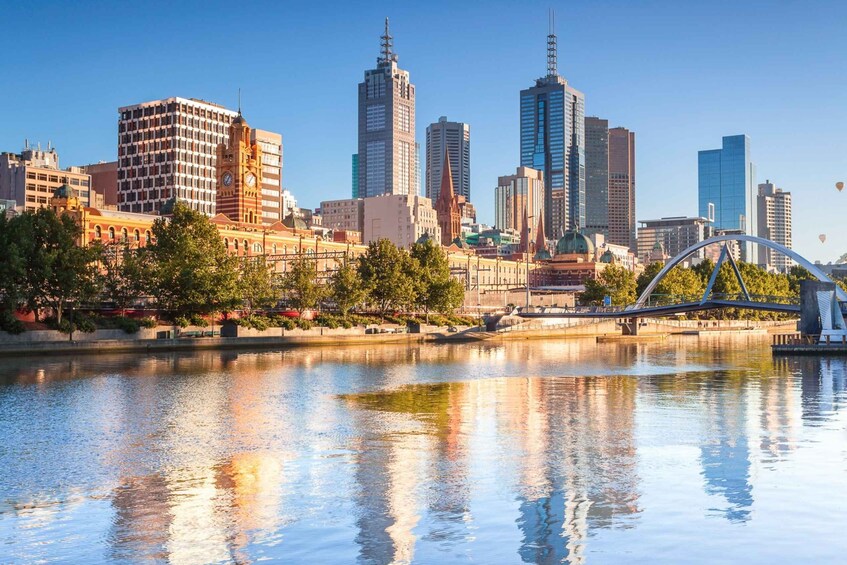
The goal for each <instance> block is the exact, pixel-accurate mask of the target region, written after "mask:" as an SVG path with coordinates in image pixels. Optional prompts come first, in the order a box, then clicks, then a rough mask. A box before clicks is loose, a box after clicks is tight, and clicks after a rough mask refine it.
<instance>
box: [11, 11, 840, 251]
mask: <svg viewBox="0 0 847 565" xmlns="http://www.w3.org/2000/svg"><path fill="white" fill-rule="evenodd" d="M360 4H361V5H360ZM551 6H552V7H553V8H554V9H555V10H556V31H557V34H558V36H559V72H560V73H561V74H562V75H563V76H565V77H566V78H567V79H568V81H569V82H570V83H571V84H572V85H573V86H574V87H575V88H577V89H579V90H581V91H583V92H584V93H585V96H586V115H597V116H601V117H604V118H608V119H609V120H610V125H615V126H617V125H620V126H624V127H628V128H630V129H632V130H634V131H635V132H636V135H637V172H636V176H637V217H638V218H639V219H650V218H654V217H660V216H671V215H696V214H697V151H698V150H700V149H712V148H717V147H720V143H721V136H723V135H732V134H739V133H745V134H747V135H749V136H750V138H751V143H752V152H753V160H754V161H755V163H756V168H757V175H758V178H757V182H764V181H765V179H770V180H771V181H773V182H775V183H776V184H777V186H780V187H783V188H784V189H786V190H790V191H791V193H792V196H793V200H794V202H793V205H794V247H795V249H796V250H798V251H799V252H800V253H801V254H803V255H805V256H806V257H808V258H810V259H812V260H815V259H821V260H823V261H824V262H826V261H831V260H834V259H836V258H837V257H838V256H840V255H841V254H842V253H844V252H847V222H845V211H847V190H845V191H844V192H843V193H839V192H838V191H837V190H836V189H835V187H834V185H835V182H836V181H838V180H842V181H847V138H845V123H847V61H845V55H847V2H843V1H841V2H839V1H832V2H824V1H819V2H815V1H810V2H807V1H792V2H788V1H783V2H737V1H736V2H723V1H703V2H695V1H682V2H680V1H658V0H656V1H641V2H636V1H625V0H619V1H611V0H608V1H598V0H593V1H590V2H589V1H582V2H573V1H569V2H561V1H555V2H455V1H453V2H450V1H447V2H442V1H437V0H429V1H427V2H371V3H368V4H367V5H365V4H364V3H359V2H349V1H348V2H343V1H342V2H267V3H265V2H259V1H250V2H232V1H230V2H220V3H218V2H179V1H174V0H171V1H169V2H158V1H145V2H135V3H127V2H102V3H99V2H73V3H71V2H48V1H41V2H33V3H30V2H11V1H9V0H7V1H5V2H3V3H2V6H0V13H1V14H2V19H3V21H4V25H3V32H2V33H0V48H2V53H3V55H2V59H0V76H2V81H0V108H2V114H0V151H19V150H20V149H21V148H22V146H23V142H24V139H25V138H28V139H29V140H30V141H41V142H42V143H43V144H46V143H47V141H48V140H51V141H52V142H53V143H54V145H55V146H56V147H57V148H58V151H59V156H60V160H61V165H62V166H69V165H78V164H84V163H89V162H97V161H100V160H114V159H115V158H116V147H117V108H118V107H119V106H122V105H128V104H134V103H138V102H142V101H147V100H152V99H157V98H165V97H169V96H182V97H193V98H202V99H206V100H210V101H213V102H217V103H220V104H223V105H226V106H228V107H231V108H235V107H236V105H237V90H238V88H239V87H240V88H241V89H242V91H243V109H244V115H245V117H246V118H247V120H248V122H249V123H250V124H251V125H252V126H254V127H259V128H262V129H268V130H271V131H277V132H280V133H282V134H283V136H284V144H285V148H284V151H285V161H284V173H283V174H284V184H285V185H286V187H287V188H289V189H291V190H292V192H293V193H294V195H295V196H296V197H297V199H298V201H299V203H300V205H301V206H307V207H315V206H318V205H319V203H320V201H321V200H326V199H335V198H344V197H349V194H350V176H351V173H350V156H351V154H352V153H354V152H355V151H356V149H357V148H356V127H357V116H356V112H357V105H356V104H357V101H356V96H357V90H356V89H357V84H358V83H359V82H360V81H361V80H362V78H363V73H364V70H365V69H367V68H371V67H373V66H374V64H375V61H376V57H377V54H378V51H379V35H380V34H381V32H382V26H383V18H384V17H385V16H389V17H390V18H391V31H392V34H393V35H394V38H395V40H394V42H395V51H396V52H397V53H398V54H399V57H400V66H401V67H402V68H404V69H407V70H408V71H409V72H410V73H411V78H412V82H413V83H414V84H415V86H416V93H417V130H416V131H417V137H418V141H419V142H420V143H421V145H422V146H423V145H424V139H425V130H426V126H427V125H428V124H429V123H430V122H433V121H436V120H437V119H438V117H439V116H442V115H445V116H447V117H448V118H449V119H450V120H456V121H463V122H467V123H469V124H470V125H471V199H472V201H473V202H474V204H475V205H476V206H477V209H478V210H479V216H480V218H479V219H480V221H484V222H487V223H491V222H493V215H494V214H493V212H494V196H493V195H494V187H495V186H496V182H497V177H498V176H500V175H505V174H510V173H512V172H514V168H515V167H516V166H517V165H518V161H519V153H518V122H519V116H518V96H519V92H520V90H521V89H522V88H526V87H528V86H531V85H532V84H533V81H534V79H535V78H537V77H540V76H542V75H543V74H545V68H546V53H545V49H546V37H545V36H546V33H547V11H548V7H551ZM820 233H826V234H827V235H828V239H827V241H826V243H825V244H821V243H820V241H819V240H818V234H820Z"/></svg>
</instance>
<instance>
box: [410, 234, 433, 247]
mask: <svg viewBox="0 0 847 565" xmlns="http://www.w3.org/2000/svg"><path fill="white" fill-rule="evenodd" d="M427 241H432V242H433V243H435V242H434V241H433V239H432V236H431V235H429V233H428V232H424V233H423V235H422V236H420V237H419V238H418V240H417V241H416V242H415V243H420V244H424V243H426V242H427Z"/></svg>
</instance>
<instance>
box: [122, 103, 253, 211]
mask: <svg viewBox="0 0 847 565" xmlns="http://www.w3.org/2000/svg"><path fill="white" fill-rule="evenodd" d="M118 113H119V115H120V117H119V120H118V208H119V209H120V210H122V211H125V212H142V213H147V214H155V213H158V211H159V209H160V208H161V206H162V204H164V203H165V202H166V201H168V200H169V199H171V198H176V199H178V200H180V201H181V202H184V203H186V204H188V205H189V206H190V207H191V208H192V209H194V210H197V211H199V212H202V213H204V214H206V215H209V216H212V215H214V214H215V212H216V208H215V190H216V186H215V152H216V150H217V147H218V145H219V144H220V143H226V142H227V141H228V136H229V125H230V123H231V122H232V120H233V119H234V118H235V117H236V116H237V115H238V113H237V112H233V111H232V110H229V109H227V108H224V107H223V106H219V105H217V104H212V103H211V102H205V101H203V100H196V99H187V98H178V97H173V98H166V99H163V100H153V101H151V102H144V103H142V104H135V105H133V106H124V107H122V108H119V109H118Z"/></svg>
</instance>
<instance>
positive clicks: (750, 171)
mask: <svg viewBox="0 0 847 565" xmlns="http://www.w3.org/2000/svg"><path fill="white" fill-rule="evenodd" d="M755 177H756V171H755V167H754V165H753V162H752V161H751V159H750V138H749V137H747V136H746V135H730V136H725V137H724V138H723V146H722V147H721V149H710V150H707V151H700V152H699V153H698V187H699V189H698V204H699V213H700V216H703V217H704V218H709V219H710V220H711V219H712V218H713V217H714V221H713V223H712V226H713V227H714V228H715V230H716V231H718V232H720V231H725V232H736V233H744V234H747V235H757V234H758V217H757V216H758V212H757V205H756V189H755V186H756V185H755ZM712 209H713V212H712ZM744 248H745V249H746V250H747V253H746V254H745V257H744V260H745V261H750V262H755V261H756V257H755V255H754V253H755V250H754V249H753V247H752V246H750V245H747V246H744Z"/></svg>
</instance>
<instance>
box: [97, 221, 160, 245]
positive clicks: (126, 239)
mask: <svg viewBox="0 0 847 565" xmlns="http://www.w3.org/2000/svg"><path fill="white" fill-rule="evenodd" d="M115 237H116V232H115V228H114V227H113V226H109V228H108V230H107V231H106V239H107V241H115ZM120 237H121V239H120V241H121V243H140V242H141V231H140V230H137V229H136V230H133V232H132V239H130V233H129V230H127V229H126V228H121V231H120ZM94 238H95V239H101V240H102V239H103V228H101V227H100V226H99V225H95V226H94ZM151 240H152V234H151V233H150V230H145V232H144V244H145V245H150V241H151Z"/></svg>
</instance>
